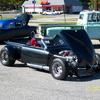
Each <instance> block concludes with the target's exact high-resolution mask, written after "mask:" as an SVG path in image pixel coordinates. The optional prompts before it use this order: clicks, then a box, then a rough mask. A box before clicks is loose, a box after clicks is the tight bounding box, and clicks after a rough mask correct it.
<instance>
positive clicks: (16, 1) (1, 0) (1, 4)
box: [0, 0, 25, 10]
mask: <svg viewBox="0 0 100 100" xmlns="http://www.w3.org/2000/svg"><path fill="white" fill-rule="evenodd" d="M24 1H25V0H0V10H15V9H18V8H19V7H21V4H22V3H23V2H24Z"/></svg>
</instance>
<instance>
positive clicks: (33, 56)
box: [21, 47, 49, 65]
mask: <svg viewBox="0 0 100 100" xmlns="http://www.w3.org/2000/svg"><path fill="white" fill-rule="evenodd" d="M48 54H49V53H48V52H47V51H45V50H43V49H41V48H35V47H22V51H21V59H22V60H23V61H24V62H26V63H33V64H41V65H46V64H47V61H48Z"/></svg>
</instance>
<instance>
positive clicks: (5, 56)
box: [0, 47, 15, 66]
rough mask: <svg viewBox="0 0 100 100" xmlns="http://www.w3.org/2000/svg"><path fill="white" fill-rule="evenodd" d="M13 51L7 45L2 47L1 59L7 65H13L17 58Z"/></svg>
mask: <svg viewBox="0 0 100 100" xmlns="http://www.w3.org/2000/svg"><path fill="white" fill-rule="evenodd" d="M12 55H13V54H12V52H10V51H9V49H8V48H7V47H4V48H2V50H1V52H0V61H1V63H2V64H3V65H5V66H13V65H14V63H15V59H13V57H12Z"/></svg>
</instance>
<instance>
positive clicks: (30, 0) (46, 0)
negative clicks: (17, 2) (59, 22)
mask: <svg viewBox="0 0 100 100" xmlns="http://www.w3.org/2000/svg"><path fill="white" fill-rule="evenodd" d="M44 10H51V11H55V10H56V11H63V10H64V11H65V12H66V13H76V12H80V11H81V10H82V5H81V3H80V1H79V0H27V1H25V2H24V3H23V5H22V12H29V13H33V12H38V13H40V12H43V11H44Z"/></svg>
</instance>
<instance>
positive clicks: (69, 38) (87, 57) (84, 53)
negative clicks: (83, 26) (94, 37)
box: [60, 30, 95, 64]
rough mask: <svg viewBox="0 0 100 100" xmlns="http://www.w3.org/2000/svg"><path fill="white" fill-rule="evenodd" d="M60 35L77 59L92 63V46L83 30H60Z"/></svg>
mask: <svg viewBox="0 0 100 100" xmlns="http://www.w3.org/2000/svg"><path fill="white" fill-rule="evenodd" d="M60 35H61V36H62V37H63V39H64V41H65V43H67V44H69V46H70V48H71V49H72V51H73V52H74V53H75V54H76V55H77V57H78V58H79V59H81V60H83V61H85V62H86V63H88V64H93V63H94V60H95V52H94V48H93V45H92V43H91V40H90V38H89V37H88V35H87V33H86V31H85V30H62V31H61V33H60Z"/></svg>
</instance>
